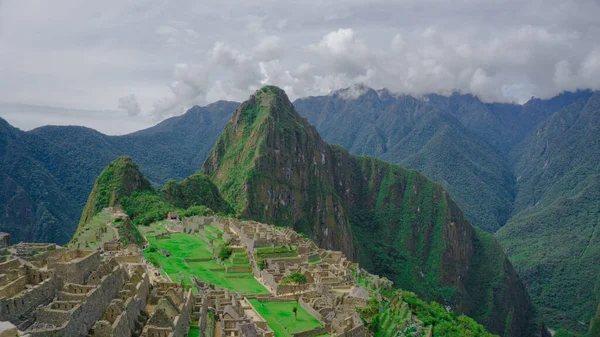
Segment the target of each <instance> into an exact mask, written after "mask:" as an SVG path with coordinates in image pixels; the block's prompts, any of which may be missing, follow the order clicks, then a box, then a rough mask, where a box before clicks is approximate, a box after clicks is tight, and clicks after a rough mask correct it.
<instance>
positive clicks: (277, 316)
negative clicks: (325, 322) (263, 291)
mask: <svg viewBox="0 0 600 337" xmlns="http://www.w3.org/2000/svg"><path fill="white" fill-rule="evenodd" d="M249 301H250V304H252V306H253V307H254V309H256V311H257V312H258V313H259V315H260V316H262V318H264V319H265V320H266V321H267V324H268V325H269V327H270V328H271V329H273V332H274V333H275V336H276V337H291V336H292V335H293V334H295V333H299V332H303V331H309V330H312V329H314V328H317V327H320V326H322V324H321V323H320V322H319V321H318V320H317V319H316V318H314V317H313V316H312V315H311V314H309V313H308V311H306V310H304V309H303V308H302V307H301V306H300V305H299V304H298V303H297V302H263V301H259V300H257V299H249ZM294 308H297V318H296V317H294V311H293V310H294Z"/></svg>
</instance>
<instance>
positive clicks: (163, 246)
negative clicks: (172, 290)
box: [140, 223, 269, 295]
mask: <svg viewBox="0 0 600 337" xmlns="http://www.w3.org/2000/svg"><path fill="white" fill-rule="evenodd" d="M140 228H141V229H143V230H144V231H145V232H146V238H147V240H148V242H149V243H150V245H151V247H155V248H156V251H154V252H150V251H149V249H147V250H146V251H145V252H144V256H145V257H146V258H147V259H148V260H150V261H154V262H155V263H157V264H159V265H160V266H161V267H162V268H163V270H164V271H165V272H166V273H167V275H169V277H170V278H171V280H173V281H175V282H178V281H183V284H186V285H191V281H190V276H191V275H193V276H196V277H197V278H198V279H199V280H201V281H204V282H210V283H212V284H214V285H216V286H219V287H223V288H227V289H231V290H234V291H238V292H239V293H241V294H243V295H249V294H268V293H269V291H268V290H267V289H266V288H265V287H264V286H263V285H261V284H260V283H259V282H258V281H257V280H256V279H255V278H254V276H253V275H252V273H251V272H243V273H233V272H230V273H227V272H226V271H225V266H223V265H219V264H217V263H216V261H215V260H212V258H213V253H211V252H210V251H208V250H207V249H206V248H207V247H209V246H210V244H209V243H207V242H206V241H204V240H203V239H202V237H201V236H199V235H192V234H184V233H171V237H170V238H169V239H157V238H156V234H158V233H164V232H165V230H164V223H156V224H152V225H151V226H150V227H148V228H143V227H140ZM150 231H154V233H149V232H150ZM215 241H216V242H217V243H216V245H218V244H220V243H222V242H223V241H222V239H216V240H215ZM161 250H164V251H168V252H170V253H171V255H170V256H169V257H166V256H164V255H163V254H161V253H160V251H161ZM236 254H241V252H240V253H236ZM244 254H245V253H244ZM238 256H239V257H245V255H243V256H242V255H236V257H238ZM184 259H211V260H209V261H195V262H186V261H185V260H184ZM225 265H226V266H229V267H232V266H250V264H249V263H244V264H233V263H231V262H229V261H227V262H226V263H225Z"/></svg>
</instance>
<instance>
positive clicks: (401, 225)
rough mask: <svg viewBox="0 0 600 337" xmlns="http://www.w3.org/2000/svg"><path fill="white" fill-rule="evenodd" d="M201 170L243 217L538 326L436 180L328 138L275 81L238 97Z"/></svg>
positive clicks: (511, 328) (490, 248)
mask: <svg viewBox="0 0 600 337" xmlns="http://www.w3.org/2000/svg"><path fill="white" fill-rule="evenodd" d="M202 172H203V173H205V174H206V175H208V176H209V177H210V178H211V179H212V180H213V181H214V182H215V183H216V185H217V186H218V187H219V189H220V190H221V192H222V193H223V196H224V197H225V199H226V200H227V201H229V202H230V203H231V204H232V206H233V207H234V209H235V211H236V212H237V214H238V215H239V216H240V217H243V218H251V219H254V220H257V221H262V222H267V223H272V224H293V225H294V228H295V229H296V230H299V231H302V232H304V233H306V234H308V235H310V236H311V237H313V238H314V239H315V241H316V242H317V243H318V244H319V245H320V246H322V247H326V248H331V249H339V250H342V251H343V252H344V253H345V254H346V255H348V256H350V257H352V258H353V259H355V260H358V261H359V262H360V263H361V265H364V266H365V267H366V268H367V269H368V270H369V271H371V272H373V273H377V274H380V275H383V276H386V277H388V278H390V279H391V280H393V281H394V282H395V283H396V284H397V285H398V286H399V287H402V288H404V289H408V290H411V291H415V292H417V293H418V294H419V295H420V296H422V297H424V298H426V299H435V300H438V301H440V302H442V303H444V304H447V305H450V306H452V307H454V308H455V309H456V310H457V311H459V312H462V313H466V314H467V315H471V316H472V317H474V318H475V319H476V320H477V321H479V322H481V323H483V324H484V325H485V326H486V327H487V328H488V329H489V330H490V331H492V332H494V333H499V334H501V335H504V336H536V335H541V334H542V332H543V328H542V327H541V326H539V325H538V323H537V322H536V320H537V316H536V313H535V310H534V308H533V306H532V305H531V303H530V302H529V297H528V295H527V292H526V291H525V287H524V285H523V284H522V283H521V281H520V279H519V278H518V276H517V275H516V273H515V271H514V269H513V267H512V265H511V264H510V262H509V261H508V259H507V258H506V256H505V255H504V253H503V252H502V249H501V248H500V246H499V245H498V244H497V243H496V242H495V240H494V238H493V237H491V236H490V235H489V234H486V233H484V232H483V231H479V230H474V229H473V227H471V225H470V224H469V222H468V221H467V220H466V219H465V217H464V216H463V214H462V212H461V211H460V209H459V208H458V206H457V205H456V204H455V203H454V202H453V201H452V199H451V198H450V197H449V196H448V194H447V193H446V192H445V191H444V190H443V189H442V187H441V186H440V185H438V184H435V183H432V182H431V181H429V180H428V179H426V178H425V177H424V176H422V175H420V174H419V173H417V172H416V171H407V170H405V169H402V168H400V167H398V166H394V165H390V164H387V163H385V162H382V161H380V160H377V159H374V158H370V157H354V156H352V155H350V154H349V153H348V152H347V151H346V150H344V149H343V148H340V147H335V146H329V145H328V144H327V143H325V142H324V141H323V140H322V139H321V137H320V136H319V134H318V133H317V131H316V130H315V128H314V127H312V126H311V125H310V124H308V122H307V121H306V119H304V118H301V117H300V116H299V115H298V114H297V113H296V110H295V108H294V106H293V105H292V104H291V103H290V102H289V100H288V98H287V96H286V95H285V93H284V92H283V91H282V90H281V89H279V88H276V87H264V88H262V89H260V90H259V91H257V92H256V94H255V95H253V96H251V97H250V99H249V100H248V101H246V102H244V103H242V105H241V106H240V107H239V108H238V109H237V110H236V112H235V113H234V116H233V118H232V120H231V122H230V123H229V124H228V125H227V126H226V127H225V130H224V132H223V134H222V135H221V137H220V138H219V140H218V141H217V143H216V144H215V146H214V148H213V150H212V152H211V154H210V155H209V157H208V158H207V160H206V162H205V163H204V166H203V168H202Z"/></svg>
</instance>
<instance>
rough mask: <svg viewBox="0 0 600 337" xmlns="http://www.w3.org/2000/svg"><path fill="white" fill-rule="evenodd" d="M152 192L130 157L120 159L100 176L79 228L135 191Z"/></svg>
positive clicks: (112, 163)
mask: <svg viewBox="0 0 600 337" xmlns="http://www.w3.org/2000/svg"><path fill="white" fill-rule="evenodd" d="M143 190H148V191H150V190H152V186H151V184H150V182H149V181H148V180H147V179H146V178H145V177H144V176H143V175H142V173H141V172H140V170H139V167H138V166H137V164H135V163H134V162H133V160H132V159H131V158H130V157H126V156H123V157H119V158H118V159H116V160H114V161H113V162H111V163H110V164H109V165H108V166H107V167H106V168H105V169H104V170H103V171H102V173H100V175H99V176H98V179H96V183H94V189H93V190H92V193H90V196H89V198H88V202H87V204H86V205H85V208H84V210H83V213H82V215H81V220H80V221H79V227H81V226H82V225H84V224H85V223H87V222H88V221H90V220H91V219H92V217H93V216H94V215H96V214H98V212H100V211H101V210H102V209H103V208H106V207H114V206H116V205H117V204H118V201H119V199H120V198H121V197H124V196H128V195H130V194H131V193H132V192H134V191H143Z"/></svg>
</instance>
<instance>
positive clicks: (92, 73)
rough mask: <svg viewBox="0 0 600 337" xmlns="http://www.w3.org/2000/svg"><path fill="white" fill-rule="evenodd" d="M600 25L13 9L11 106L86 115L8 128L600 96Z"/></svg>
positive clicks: (366, 13) (546, 19)
mask: <svg viewBox="0 0 600 337" xmlns="http://www.w3.org/2000/svg"><path fill="white" fill-rule="evenodd" d="M598 17H600V3H599V2H598V1H595V0H545V1H533V0H531V1H519V0H503V1H497V0H487V1H483V0H457V1H441V0H407V1H391V0H389V1H388V0H385V1H384V0H382V1H367V0H344V1H341V0H332V1H281V0H280V1H270V0H267V1H256V0H246V1H202V2H199V1H191V0H179V1H167V0H141V1H117V0H107V1H96V2H89V1H85V2H84V1H79V0H58V1H30V0H21V1H6V0H0V69H1V70H2V71H1V74H2V75H1V76H0V101H4V102H12V103H23V104H33V105H42V106H60V107H66V108H71V109H77V110H78V111H80V113H76V114H65V113H64V112H61V113H59V112H56V111H54V110H52V109H49V111H48V112H46V113H44V116H43V118H39V117H35V115H34V114H32V113H31V112H27V111H26V110H28V109H22V110H21V111H20V112H18V111H17V112H15V111H14V110H11V111H12V112H9V111H6V110H3V111H0V116H2V117H5V118H6V116H8V115H9V113H10V114H12V117H11V116H9V117H8V118H7V119H8V120H9V121H17V122H13V123H15V125H16V126H19V127H22V128H25V129H29V128H31V127H35V126H36V125H41V121H54V123H52V124H83V125H87V126H91V127H94V126H99V125H103V126H102V128H104V126H109V125H110V123H119V128H118V129H119V131H115V132H113V133H123V132H127V131H133V130H137V129H140V128H142V127H144V126H147V125H149V124H151V123H153V122H156V121H159V120H162V119H164V118H166V117H168V116H173V115H178V114H181V113H182V112H183V111H185V109H187V108H189V107H191V106H192V105H194V104H200V105H204V104H206V103H209V102H213V101H216V100H219V99H229V100H236V101H241V100H244V99H246V98H247V97H248V95H249V94H251V93H252V92H253V91H254V90H255V89H257V88H259V87H260V86H262V85H264V84H274V85H278V86H280V87H282V88H283V89H284V90H286V92H287V93H288V95H289V96H290V97H291V98H292V99H294V98H297V97H303V96H309V95H322V94H327V93H329V92H331V91H332V90H336V89H339V88H343V87H348V86H350V85H351V84H354V83H364V84H366V85H369V86H371V87H374V88H382V87H386V88H388V89H390V90H392V91H396V92H402V93H412V94H423V93H430V92H436V93H442V94H443V93H448V92H451V91H452V90H461V91H463V92H470V93H473V94H476V95H478V96H479V97H480V98H481V99H482V100H485V101H517V102H524V101H526V100H527V99H529V98H530V97H531V96H536V97H542V98H546V97H550V96H553V95H555V94H558V93H560V92H561V91H564V90H575V89H578V88H591V89H600V42H599V40H598V36H600V20H598ZM29 110H31V109H29ZM59 110H60V109H59ZM88 110H93V111H95V113H93V114H92V113H89V114H88V113H86V111H88ZM102 111H104V112H107V113H105V114H103V113H102ZM36 113H38V114H39V113H43V112H40V111H37V112H36ZM15 116H16V117H15ZM17 117H18V118H17ZM59 117H60V118H59ZM20 121H21V122H20ZM22 121H25V123H23V122H22ZM36 121H40V122H37V123H38V124H36ZM44 123H46V124H47V122H44ZM99 128H100V127H99ZM102 128H101V129H102Z"/></svg>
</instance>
